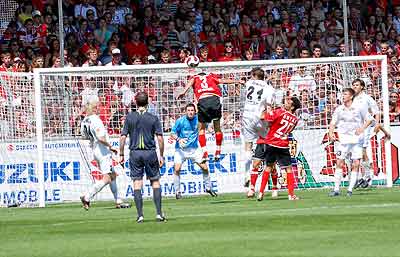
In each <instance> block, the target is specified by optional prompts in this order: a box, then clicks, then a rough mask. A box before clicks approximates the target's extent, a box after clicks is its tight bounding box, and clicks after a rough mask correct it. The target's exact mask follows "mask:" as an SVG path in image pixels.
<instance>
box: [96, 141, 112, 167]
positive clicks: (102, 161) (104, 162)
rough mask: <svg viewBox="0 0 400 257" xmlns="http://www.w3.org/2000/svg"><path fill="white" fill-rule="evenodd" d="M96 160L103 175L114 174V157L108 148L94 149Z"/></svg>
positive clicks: (98, 147) (97, 147)
mask: <svg viewBox="0 0 400 257" xmlns="http://www.w3.org/2000/svg"><path fill="white" fill-rule="evenodd" d="M93 155H94V159H95V160H96V161H97V164H98V165H99V169H100V172H101V174H109V173H112V172H114V169H113V166H112V155H111V152H110V150H109V149H108V148H105V147H102V146H96V147H95V148H94V149H93Z"/></svg>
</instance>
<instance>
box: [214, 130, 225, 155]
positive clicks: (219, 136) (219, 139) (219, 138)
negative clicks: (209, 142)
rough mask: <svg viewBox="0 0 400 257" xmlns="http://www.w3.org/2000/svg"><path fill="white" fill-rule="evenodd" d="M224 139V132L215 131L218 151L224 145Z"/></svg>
mask: <svg viewBox="0 0 400 257" xmlns="http://www.w3.org/2000/svg"><path fill="white" fill-rule="evenodd" d="M223 139H224V136H223V134H222V132H216V133H215V144H216V145H217V151H221V145H222V140H223Z"/></svg>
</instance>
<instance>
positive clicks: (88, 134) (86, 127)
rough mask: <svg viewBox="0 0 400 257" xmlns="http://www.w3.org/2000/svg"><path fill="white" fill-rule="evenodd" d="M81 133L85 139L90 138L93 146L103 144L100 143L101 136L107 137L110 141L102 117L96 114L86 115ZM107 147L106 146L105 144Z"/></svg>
mask: <svg viewBox="0 0 400 257" xmlns="http://www.w3.org/2000/svg"><path fill="white" fill-rule="evenodd" d="M81 134H82V136H83V137H84V138H85V139H88V140H90V144H91V145H92V147H93V148H94V147H96V146H97V145H103V144H101V143H99V140H98V138H99V137H105V138H106V140H107V141H108V134H107V130H106V128H105V127H104V124H103V122H102V121H101V119H100V117H99V116H98V115H96V114H92V115H89V116H86V117H85V118H84V119H83V121H82V122H81ZM104 147H105V148H107V147H106V146H104Z"/></svg>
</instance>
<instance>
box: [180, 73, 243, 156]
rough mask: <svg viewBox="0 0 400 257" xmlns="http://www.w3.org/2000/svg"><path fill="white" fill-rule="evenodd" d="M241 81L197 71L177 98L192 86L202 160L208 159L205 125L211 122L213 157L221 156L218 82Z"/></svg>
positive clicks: (231, 82)
mask: <svg viewBox="0 0 400 257" xmlns="http://www.w3.org/2000/svg"><path fill="white" fill-rule="evenodd" d="M242 83H243V82H242V81H238V80H232V79H221V78H219V77H218V76H217V75H215V74H212V73H209V74H205V73H199V74H197V75H195V76H193V77H192V78H191V79H190V80H189V82H188V83H187V85H186V87H185V89H184V90H183V92H182V93H180V94H179V95H178V96H177V98H178V99H180V98H182V97H183V96H184V95H185V94H186V92H187V91H188V90H189V88H191V87H193V91H194V95H195V99H196V102H197V111H198V120H199V126H198V127H199V144H200V147H201V149H202V150H203V157H202V162H206V161H207V160H208V152H207V150H206V145H207V141H206V125H207V123H210V122H211V121H212V122H213V125H214V131H215V143H216V146H217V147H216V151H215V156H214V159H215V161H218V160H219V159H220V158H221V146H222V140H223V134H222V131H221V125H220V121H221V117H222V105H221V97H222V93H221V89H220V88H219V86H218V85H219V84H242Z"/></svg>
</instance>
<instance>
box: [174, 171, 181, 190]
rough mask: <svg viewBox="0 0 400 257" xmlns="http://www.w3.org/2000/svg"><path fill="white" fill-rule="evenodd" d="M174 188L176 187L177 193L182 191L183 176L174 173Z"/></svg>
mask: <svg viewBox="0 0 400 257" xmlns="http://www.w3.org/2000/svg"><path fill="white" fill-rule="evenodd" d="M174 188H175V193H178V192H180V191H181V176H180V175H176V174H174Z"/></svg>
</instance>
